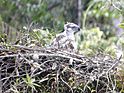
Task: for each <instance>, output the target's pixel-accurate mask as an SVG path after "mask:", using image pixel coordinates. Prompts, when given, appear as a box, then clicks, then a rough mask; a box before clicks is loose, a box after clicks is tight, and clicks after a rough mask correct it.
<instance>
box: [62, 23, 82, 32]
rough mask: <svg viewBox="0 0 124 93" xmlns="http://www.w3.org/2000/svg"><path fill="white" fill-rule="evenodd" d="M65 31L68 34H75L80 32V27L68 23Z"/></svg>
mask: <svg viewBox="0 0 124 93" xmlns="http://www.w3.org/2000/svg"><path fill="white" fill-rule="evenodd" d="M64 30H65V31H66V32H67V33H72V34H75V33H77V32H79V31H80V27H79V26H78V25H76V24H74V23H67V24H65V25H64Z"/></svg>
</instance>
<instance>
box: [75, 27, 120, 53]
mask: <svg viewBox="0 0 124 93" xmlns="http://www.w3.org/2000/svg"><path fill="white" fill-rule="evenodd" d="M82 34H83V36H82V37H83V41H82V40H80V39H78V42H79V48H80V51H81V53H83V54H86V55H87V54H95V53H97V52H104V53H108V54H111V55H114V54H115V45H116V42H117V40H118V38H117V37H114V36H113V37H110V38H108V39H106V38H105V35H104V33H103V32H102V31H100V29H99V28H92V29H90V30H83V31H82ZM77 38H78V37H77Z"/></svg>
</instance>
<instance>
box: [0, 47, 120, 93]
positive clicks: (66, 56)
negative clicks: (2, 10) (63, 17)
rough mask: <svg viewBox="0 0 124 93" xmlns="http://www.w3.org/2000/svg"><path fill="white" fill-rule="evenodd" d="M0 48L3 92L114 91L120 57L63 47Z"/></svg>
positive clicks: (81, 92)
mask: <svg viewBox="0 0 124 93" xmlns="http://www.w3.org/2000/svg"><path fill="white" fill-rule="evenodd" d="M14 47H16V50H15V51H14V52H13V51H10V50H6V49H1V50H0V85H1V87H0V90H1V92H3V93H17V91H18V92H21V93H29V92H30V93H36V92H37V93H40V92H42V93H43V92H44V93H59V92H60V93H91V91H92V92H93V93H96V92H97V93H106V92H107V93H108V92H109V93H113V91H117V89H116V82H115V81H114V80H115V78H116V77H115V74H116V68H117V65H118V63H119V62H120V61H119V60H118V59H114V58H112V57H111V56H109V55H105V54H102V53H98V54H96V55H94V56H92V57H86V56H83V55H80V54H75V53H70V52H67V51H64V50H56V49H40V48H37V49H35V48H27V47H22V46H14Z"/></svg>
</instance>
